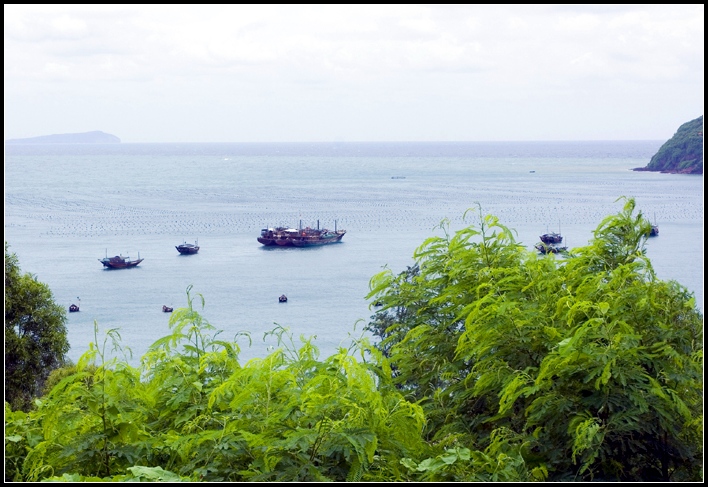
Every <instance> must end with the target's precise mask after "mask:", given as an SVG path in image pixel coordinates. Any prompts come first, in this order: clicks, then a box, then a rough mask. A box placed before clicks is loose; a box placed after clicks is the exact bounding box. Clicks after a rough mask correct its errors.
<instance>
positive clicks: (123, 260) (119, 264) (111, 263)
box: [98, 254, 144, 269]
mask: <svg viewBox="0 0 708 487" xmlns="http://www.w3.org/2000/svg"><path fill="white" fill-rule="evenodd" d="M143 260H144V259H141V258H140V254H138V260H131V259H130V257H123V256H122V255H116V256H114V257H108V256H106V257H104V258H103V259H98V261H99V262H100V263H101V264H103V266H104V267H108V268H109V269H127V268H129V267H135V266H137V265H138V264H140V263H141V262H142V261H143Z"/></svg>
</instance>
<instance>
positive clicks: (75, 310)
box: [69, 304, 79, 313]
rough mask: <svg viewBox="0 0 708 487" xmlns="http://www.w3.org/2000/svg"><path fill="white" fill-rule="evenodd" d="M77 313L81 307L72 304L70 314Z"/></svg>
mask: <svg viewBox="0 0 708 487" xmlns="http://www.w3.org/2000/svg"><path fill="white" fill-rule="evenodd" d="M77 311H79V307H78V306H77V305H75V304H72V305H71V306H69V313H76V312H77Z"/></svg>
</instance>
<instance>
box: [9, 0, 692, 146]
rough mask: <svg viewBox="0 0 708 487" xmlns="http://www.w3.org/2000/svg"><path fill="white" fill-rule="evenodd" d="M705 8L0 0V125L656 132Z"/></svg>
mask: <svg viewBox="0 0 708 487" xmlns="http://www.w3.org/2000/svg"><path fill="white" fill-rule="evenodd" d="M703 17H704V6H703V5H563V6H560V5H554V6H543V5H532V6H522V5H511V6H506V5H486V6H485V5H481V6H480V5H453V6H450V5H448V6H432V5H388V6H387V5H382V6H381V5H347V6H339V5H330V6H318V5H317V6H316V5H309V6H307V5H304V6H303V5H270V6H269V5H263V6H261V5H234V6H218V5H208V6H201V5H191V6H189V5H188V6H182V5H166V6H158V5H147V6H146V5H113V6H110V5H107V6H98V5H86V6H80V5H56V6H50V5H7V4H6V5H4V21H5V31H4V32H5V83H4V86H5V139H11V138H24V137H34V136H38V135H48V134H60V133H73V132H88V131H92V130H102V131H104V132H107V133H111V134H113V135H116V136H118V137H119V138H120V139H121V140H122V141H123V142H297V141H302V142H310V141H325V142H331V141H504V140H516V141H521V140H622V139H629V140H645V139H653V140H666V139H668V138H670V137H671V136H672V135H673V134H674V133H675V132H676V130H677V129H678V127H679V126H680V125H681V124H683V123H684V122H687V121H689V120H692V119H694V118H696V117H698V116H700V115H702V114H703V94H704V77H703V59H704V50H703V49H704V48H703V44H704V41H705V38H704V30H703Z"/></svg>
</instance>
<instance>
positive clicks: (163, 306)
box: [162, 304, 174, 313]
mask: <svg viewBox="0 0 708 487" xmlns="http://www.w3.org/2000/svg"><path fill="white" fill-rule="evenodd" d="M172 311H174V310H173V309H172V308H170V307H169V306H165V305H164V304H163V305H162V312H163V313H172Z"/></svg>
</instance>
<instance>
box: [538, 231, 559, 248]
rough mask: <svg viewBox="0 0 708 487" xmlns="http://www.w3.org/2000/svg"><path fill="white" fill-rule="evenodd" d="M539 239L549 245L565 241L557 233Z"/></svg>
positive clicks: (544, 235)
mask: <svg viewBox="0 0 708 487" xmlns="http://www.w3.org/2000/svg"><path fill="white" fill-rule="evenodd" d="M539 238H540V239H541V242H543V243H545V244H547V245H551V244H559V243H561V242H562V241H563V237H561V234H560V233H555V232H550V233H544V234H543V235H541V236H540V237H539Z"/></svg>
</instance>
